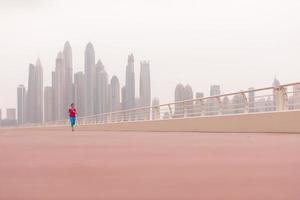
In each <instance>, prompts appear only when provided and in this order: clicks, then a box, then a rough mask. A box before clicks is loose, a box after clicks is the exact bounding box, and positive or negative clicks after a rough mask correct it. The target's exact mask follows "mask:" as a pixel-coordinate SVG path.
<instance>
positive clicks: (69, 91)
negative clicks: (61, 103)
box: [63, 41, 74, 108]
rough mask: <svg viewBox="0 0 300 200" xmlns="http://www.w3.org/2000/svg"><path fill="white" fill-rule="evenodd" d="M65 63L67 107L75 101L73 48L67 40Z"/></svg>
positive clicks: (64, 51) (64, 53) (64, 52)
mask: <svg viewBox="0 0 300 200" xmlns="http://www.w3.org/2000/svg"><path fill="white" fill-rule="evenodd" d="M63 55H64V64H65V94H64V95H65V108H68V106H70V104H71V103H73V102H74V90H73V61H72V59H73V58H72V48H71V45H70V43H69V41H67V42H66V43H65V45H64V50H63Z"/></svg>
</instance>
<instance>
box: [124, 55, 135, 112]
mask: <svg viewBox="0 0 300 200" xmlns="http://www.w3.org/2000/svg"><path fill="white" fill-rule="evenodd" d="M124 104H125V109H131V108H134V107H135V73H134V57H133V54H130V55H129V56H128V63H127V66H126V81H125V102H124Z"/></svg>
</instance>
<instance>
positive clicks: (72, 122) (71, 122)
mask: <svg viewBox="0 0 300 200" xmlns="http://www.w3.org/2000/svg"><path fill="white" fill-rule="evenodd" d="M75 122H76V117H70V124H71V126H74V125H75Z"/></svg>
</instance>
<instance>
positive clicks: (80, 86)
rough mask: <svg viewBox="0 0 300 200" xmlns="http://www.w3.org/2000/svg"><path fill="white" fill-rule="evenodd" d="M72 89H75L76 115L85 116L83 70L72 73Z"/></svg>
mask: <svg viewBox="0 0 300 200" xmlns="http://www.w3.org/2000/svg"><path fill="white" fill-rule="evenodd" d="M74 91H75V95H74V96H75V99H74V102H75V106H76V108H77V112H78V116H79V117H83V116H85V76H84V74H83V72H77V73H75V74H74Z"/></svg>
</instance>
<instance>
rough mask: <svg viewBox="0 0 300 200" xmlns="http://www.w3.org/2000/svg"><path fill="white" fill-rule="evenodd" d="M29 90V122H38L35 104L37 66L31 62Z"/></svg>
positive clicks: (27, 109)
mask: <svg viewBox="0 0 300 200" xmlns="http://www.w3.org/2000/svg"><path fill="white" fill-rule="evenodd" d="M28 76H29V77H28V92H27V101H26V102H27V105H26V106H27V107H26V114H27V117H26V118H27V120H26V121H27V122H29V123H34V122H36V116H35V112H36V109H35V106H36V98H35V96H36V95H35V91H36V90H35V84H36V76H35V66H34V65H33V64H29V75H28Z"/></svg>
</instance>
